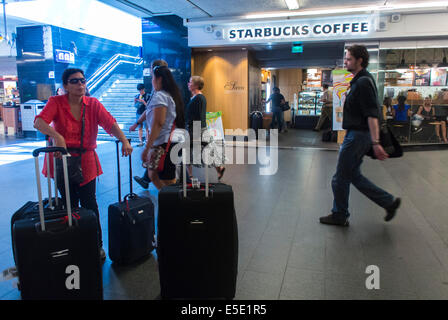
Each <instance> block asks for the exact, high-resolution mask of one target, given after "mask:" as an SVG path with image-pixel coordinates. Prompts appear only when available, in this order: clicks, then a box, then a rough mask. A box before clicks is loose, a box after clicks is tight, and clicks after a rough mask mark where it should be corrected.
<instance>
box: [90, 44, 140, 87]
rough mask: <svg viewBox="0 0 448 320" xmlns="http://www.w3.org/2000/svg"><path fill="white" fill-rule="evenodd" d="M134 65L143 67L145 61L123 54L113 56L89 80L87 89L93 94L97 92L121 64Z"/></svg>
mask: <svg viewBox="0 0 448 320" xmlns="http://www.w3.org/2000/svg"><path fill="white" fill-rule="evenodd" d="M123 63H127V64H134V65H141V64H142V63H143V59H142V58H140V57H133V56H129V55H125V54H121V53H117V54H115V55H113V56H112V58H110V59H109V60H108V61H107V62H106V63H105V64H104V65H102V66H101V67H100V68H99V69H98V70H97V71H95V73H94V74H92V75H91V76H90V77H89V78H88V79H87V88H88V90H89V92H90V94H92V93H93V92H94V91H95V90H97V88H98V86H99V85H100V84H101V83H102V82H103V81H104V80H105V79H107V78H108V76H109V75H110V74H111V73H112V72H113V71H114V70H115V69H116V68H117V67H118V66H120V65H121V64H123Z"/></svg>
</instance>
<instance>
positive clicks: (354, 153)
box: [320, 45, 401, 226]
mask: <svg viewBox="0 0 448 320" xmlns="http://www.w3.org/2000/svg"><path fill="white" fill-rule="evenodd" d="M344 64H345V67H346V68H347V70H348V71H350V72H352V73H353V74H354V76H355V77H354V78H353V80H352V81H351V82H350V90H349V91H348V93H347V96H346V99H345V103H344V110H343V121H342V127H343V128H344V129H346V130H347V133H346V136H345V138H344V142H343V143H342V146H341V148H340V150H339V157H338V163H337V167H336V173H335V175H334V176H333V179H332V183H331V184H332V188H333V195H334V201H333V209H332V210H331V211H332V213H331V214H330V215H328V216H325V217H321V218H320V222H321V223H323V224H331V225H338V226H348V225H349V222H348V218H349V216H350V214H349V211H348V201H349V192H350V184H353V185H354V186H355V187H356V188H357V189H358V190H359V191H360V192H361V193H363V194H364V195H365V196H367V197H368V198H369V199H370V200H372V201H373V202H375V203H376V204H378V205H379V206H380V207H382V208H384V209H385V210H386V216H385V218H384V220H385V221H390V220H392V219H393V218H394V216H395V214H396V211H397V209H398V207H399V206H400V202H401V199H400V198H394V196H392V195H391V194H389V193H388V192H386V191H384V190H382V189H380V188H379V187H377V186H376V185H375V184H373V183H372V182H371V181H369V180H368V179H367V178H366V177H364V176H363V175H362V174H361V163H362V159H363V157H364V155H365V154H366V153H367V152H368V151H369V150H370V148H373V153H374V155H375V157H376V158H377V159H379V160H385V159H387V158H388V154H387V153H386V152H385V151H384V149H383V147H382V146H381V145H380V143H379V123H378V118H379V117H380V109H379V103H378V96H377V90H376V86H375V82H374V79H373V77H372V75H371V74H370V73H369V72H368V71H367V70H366V68H367V66H368V64H369V53H368V52H367V48H366V47H365V46H360V45H353V46H351V47H349V48H347V52H346V55H345V60H344Z"/></svg>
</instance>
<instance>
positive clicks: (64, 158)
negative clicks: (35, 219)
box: [33, 147, 73, 231]
mask: <svg viewBox="0 0 448 320" xmlns="http://www.w3.org/2000/svg"><path fill="white" fill-rule="evenodd" d="M51 152H60V153H61V154H62V168H63V171H64V182H65V186H64V187H65V199H66V206H67V216H68V225H69V227H71V226H72V224H73V222H72V207H71V202H70V188H69V183H68V169H67V156H68V152H67V150H66V149H65V148H61V147H47V148H39V149H35V150H34V151H33V157H34V163H35V168H36V182H37V196H38V198H39V216H40V225H41V228H42V231H45V217H44V205H43V201H42V187H41V185H40V170H39V154H40V153H51ZM48 169H49V168H48ZM47 175H48V173H47Z"/></svg>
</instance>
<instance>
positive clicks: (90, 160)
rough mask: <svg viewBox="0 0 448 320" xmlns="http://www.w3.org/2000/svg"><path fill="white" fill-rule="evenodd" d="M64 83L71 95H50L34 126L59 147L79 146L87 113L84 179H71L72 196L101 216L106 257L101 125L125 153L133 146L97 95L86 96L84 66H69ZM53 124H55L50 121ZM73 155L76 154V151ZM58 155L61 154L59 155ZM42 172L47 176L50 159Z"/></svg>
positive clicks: (76, 203) (75, 200) (66, 90)
mask: <svg viewBox="0 0 448 320" xmlns="http://www.w3.org/2000/svg"><path fill="white" fill-rule="evenodd" d="M62 82H63V85H64V89H65V92H66V93H67V94H65V95H61V96H54V97H50V99H49V100H48V102H47V104H46V106H45V108H44V109H43V110H42V111H41V113H39V115H38V116H36V118H35V120H34V127H35V128H36V129H37V130H39V131H40V132H42V133H43V134H45V135H48V136H50V137H51V138H53V141H54V145H55V146H57V147H63V148H67V149H68V150H69V152H70V149H76V148H78V149H79V148H80V147H81V127H82V112H84V137H83V145H82V147H83V149H85V152H84V153H82V156H81V167H82V174H83V178H84V180H83V182H82V183H80V184H74V183H72V182H70V199H71V203H72V207H75V208H76V207H78V205H79V203H80V204H81V207H83V208H86V209H90V210H92V211H94V212H95V214H96V216H97V219H98V226H99V237H100V239H99V240H100V246H101V256H102V258H103V259H105V257H106V256H105V253H104V250H103V249H102V235H101V226H100V219H99V211H98V204H97V201H96V194H95V190H96V177H97V176H99V175H101V174H102V173H103V171H102V170H101V165H100V162H99V160H98V155H97V154H96V152H95V149H96V138H97V134H98V125H100V126H101V127H103V128H104V130H105V131H106V132H107V133H109V134H111V135H113V136H115V137H116V138H117V139H119V140H120V141H121V142H122V150H121V152H122V155H123V156H128V155H130V154H131V153H132V147H131V145H130V143H129V142H128V140H127V138H126V136H125V135H124V133H123V131H122V130H121V129H120V128H119V127H118V124H117V122H116V120H115V119H114V117H112V115H111V114H110V113H109V112H108V111H107V110H106V109H105V108H104V106H103V105H102V104H101V102H99V101H98V100H97V99H96V98H93V97H86V96H85V92H86V79H85V77H84V72H83V71H82V70H80V69H74V68H69V69H66V70H65V71H64V74H63V75H62ZM51 123H53V125H52V126H50V124H51ZM72 154H73V155H77V154H74V153H73V151H72ZM49 156H50V176H51V177H52V178H53V158H52V154H50V155H49ZM55 156H56V157H60V155H58V154H56V155H55ZM44 163H45V164H44V169H43V171H42V173H43V174H44V175H45V176H46V175H47V172H48V170H47V167H46V161H45V162H44ZM61 185H63V183H60V184H59V186H58V189H59V191H60V193H61V196H62V198H63V201H65V199H64V198H65V195H64V193H65V190H64V187H63V186H61Z"/></svg>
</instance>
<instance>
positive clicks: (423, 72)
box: [415, 69, 431, 86]
mask: <svg viewBox="0 0 448 320" xmlns="http://www.w3.org/2000/svg"><path fill="white" fill-rule="evenodd" d="M430 76H431V69H418V70H415V85H416V86H429V79H430Z"/></svg>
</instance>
